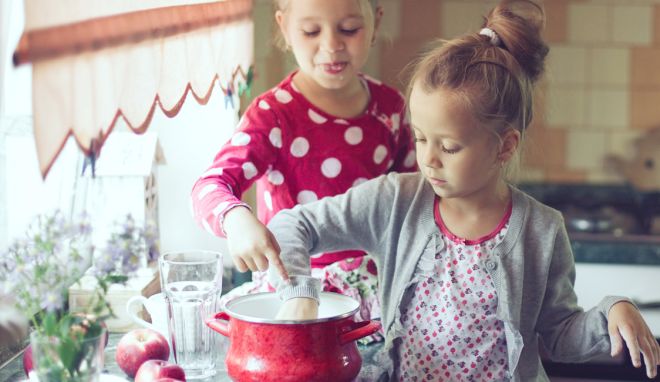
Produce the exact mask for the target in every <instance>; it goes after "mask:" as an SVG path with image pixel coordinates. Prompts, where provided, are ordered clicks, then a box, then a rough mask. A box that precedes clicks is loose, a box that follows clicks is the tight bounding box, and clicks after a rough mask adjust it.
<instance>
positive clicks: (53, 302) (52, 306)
mask: <svg viewBox="0 0 660 382" xmlns="http://www.w3.org/2000/svg"><path fill="white" fill-rule="evenodd" d="M41 293H42V294H41V295H42V298H41V303H40V305H39V307H40V308H41V309H45V310H46V311H47V312H56V311H58V310H60V309H62V307H63V306H64V302H63V296H62V295H63V293H62V291H60V290H47V291H42V292H41Z"/></svg>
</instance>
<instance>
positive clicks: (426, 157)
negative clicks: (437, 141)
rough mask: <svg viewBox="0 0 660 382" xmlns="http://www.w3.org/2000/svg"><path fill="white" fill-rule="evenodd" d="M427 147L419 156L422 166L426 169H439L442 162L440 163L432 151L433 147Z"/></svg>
mask: <svg viewBox="0 0 660 382" xmlns="http://www.w3.org/2000/svg"><path fill="white" fill-rule="evenodd" d="M427 146H428V147H426V148H425V149H424V150H423V151H422V154H421V155H422V157H421V159H422V165H424V166H426V167H433V168H441V167H442V161H440V158H439V157H438V155H436V151H435V150H434V149H433V146H432V145H430V144H429V145H427ZM418 149H419V148H418Z"/></svg>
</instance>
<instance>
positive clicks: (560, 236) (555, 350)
mask: <svg viewBox="0 0 660 382" xmlns="http://www.w3.org/2000/svg"><path fill="white" fill-rule="evenodd" d="M548 274H549V276H548V280H547V285H546V293H545V297H544V299H543V305H542V307H541V311H540V312H539V315H538V322H537V326H536V330H537V332H538V333H539V334H540V335H541V338H542V340H543V344H544V345H545V347H546V349H547V350H548V351H549V352H550V356H551V358H552V359H553V360H557V361H568V362H584V361H587V360H589V359H590V358H592V357H593V356H595V355H598V354H602V353H605V352H608V351H610V350H611V352H612V353H614V352H615V351H616V350H617V346H618V345H617V338H616V336H612V345H610V336H611V335H612V334H614V333H615V331H614V330H613V328H612V325H618V323H622V322H623V321H622V320H621V319H622V318H624V317H625V322H626V325H630V326H634V327H635V328H636V329H635V331H634V332H635V333H636V335H637V336H639V335H640V333H641V334H642V337H643V338H644V339H645V341H647V340H648V338H649V337H648V336H646V335H644V334H645V333H644V332H643V330H642V329H643V328H646V325H645V324H644V325H642V323H643V320H642V319H641V317H640V316H639V313H638V312H637V310H636V308H634V306H633V305H632V304H629V303H627V302H626V301H628V300H627V299H626V298H623V297H615V296H608V297H605V298H604V299H603V300H602V301H601V302H600V303H599V304H598V305H597V306H596V307H594V308H592V309H590V310H588V311H586V312H585V311H583V310H582V308H580V307H579V306H578V304H577V296H576V295H575V291H574V289H573V285H574V282H575V263H574V261H573V254H572V251H571V247H570V243H569V240H568V235H567V233H566V230H565V228H564V225H563V222H562V224H560V228H559V230H558V232H557V233H556V238H555V246H554V252H553V259H552V262H551V264H550V269H549V271H548ZM628 307H630V308H632V309H633V310H634V311H635V313H631V311H629V310H628ZM624 310H625V311H624ZM619 312H623V313H622V316H623V317H622V316H619V315H618V313H619ZM608 315H609V316H610V318H611V319H613V321H614V322H610V325H609V332H608ZM628 329H630V328H628ZM628 329H626V332H627V333H632V331H631V330H628ZM620 330H621V328H620ZM646 330H648V328H646ZM649 335H650V334H649ZM628 337H629V338H633V337H632V336H628ZM624 338H626V335H624ZM629 346H630V343H629ZM619 347H620V340H619ZM637 349H639V348H637ZM646 349H647V350H646V353H648V354H649V361H647V367H650V366H649V362H653V361H654V360H657V358H653V359H651V358H650V354H651V353H652V352H653V351H656V350H654V349H651V348H650V347H646ZM633 357H634V355H633ZM637 358H638V359H639V353H637ZM633 359H634V358H633ZM656 362H657V361H656Z"/></svg>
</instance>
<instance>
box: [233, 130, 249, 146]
mask: <svg viewBox="0 0 660 382" xmlns="http://www.w3.org/2000/svg"><path fill="white" fill-rule="evenodd" d="M248 143H250V135H249V134H246V133H244V132H242V131H239V132H238V133H236V134H234V136H233V137H231V144H232V145H233V146H245V145H247V144H248Z"/></svg>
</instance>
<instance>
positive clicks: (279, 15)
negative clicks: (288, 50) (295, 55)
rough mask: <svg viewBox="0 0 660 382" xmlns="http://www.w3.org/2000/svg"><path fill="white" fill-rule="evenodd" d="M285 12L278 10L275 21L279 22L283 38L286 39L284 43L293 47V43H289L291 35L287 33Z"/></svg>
mask: <svg viewBox="0 0 660 382" xmlns="http://www.w3.org/2000/svg"><path fill="white" fill-rule="evenodd" d="M284 17H285V16H284V12H282V11H281V10H278V11H276V12H275V21H276V22H277V25H278V26H279V27H280V33H282V37H284V43H285V44H286V46H287V47H289V46H291V42H290V41H289V34H288V33H286V22H285V21H286V20H284Z"/></svg>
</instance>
